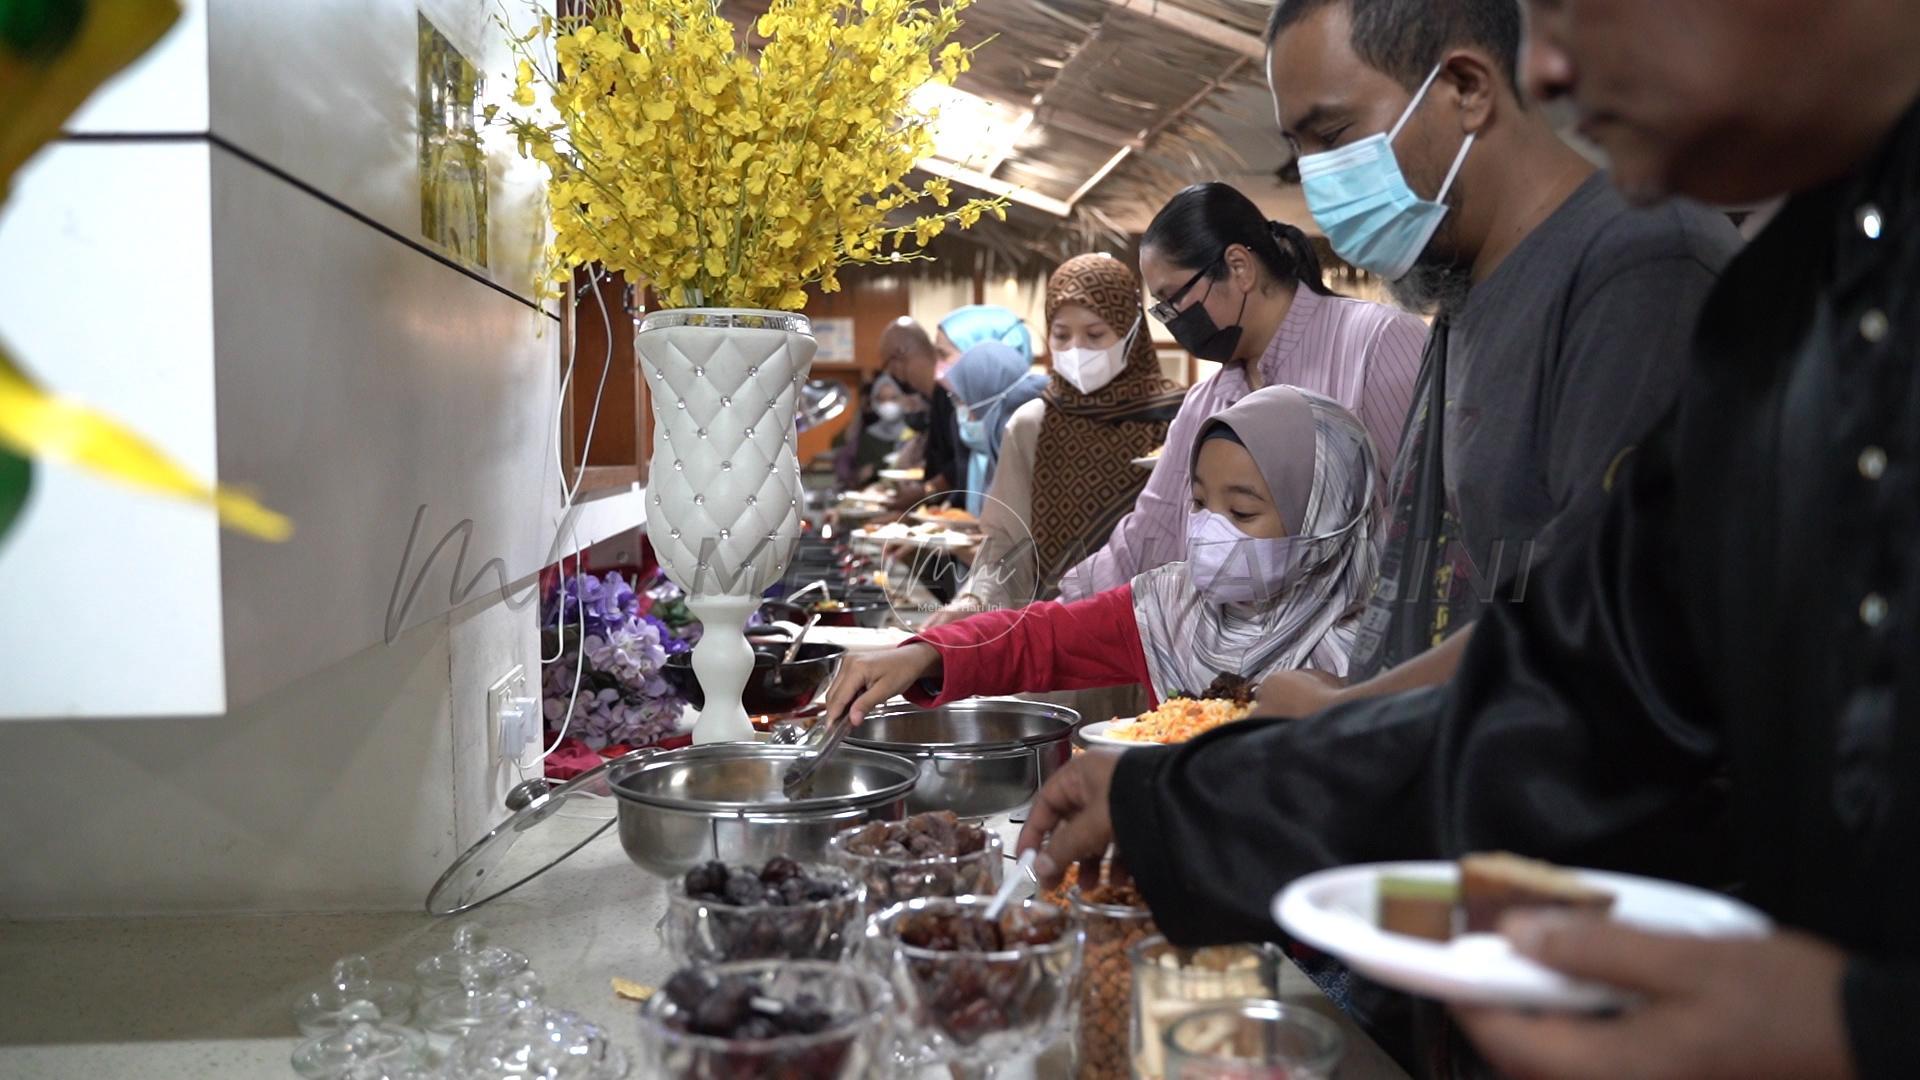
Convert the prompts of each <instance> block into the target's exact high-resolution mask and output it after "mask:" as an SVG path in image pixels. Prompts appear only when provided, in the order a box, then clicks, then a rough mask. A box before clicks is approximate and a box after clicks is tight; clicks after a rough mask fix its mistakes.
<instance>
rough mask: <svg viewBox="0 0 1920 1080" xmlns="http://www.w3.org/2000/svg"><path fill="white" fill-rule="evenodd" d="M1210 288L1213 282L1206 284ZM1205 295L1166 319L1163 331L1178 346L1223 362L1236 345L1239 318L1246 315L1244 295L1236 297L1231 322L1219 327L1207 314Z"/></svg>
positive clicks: (1238, 344) (1207, 358) (1238, 337)
mask: <svg viewBox="0 0 1920 1080" xmlns="http://www.w3.org/2000/svg"><path fill="white" fill-rule="evenodd" d="M1207 291H1208V292H1212V291H1213V286H1212V285H1208V286H1207ZM1206 302H1207V298H1206V297H1204V296H1202V297H1201V298H1200V299H1199V300H1198V301H1196V302H1195V303H1194V304H1193V305H1192V306H1191V307H1189V308H1187V309H1186V310H1185V311H1182V312H1181V313H1180V314H1178V315H1175V316H1174V317H1173V318H1172V319H1169V320H1168V321H1167V332H1168V333H1170V334H1172V335H1173V340H1175V341H1177V342H1179V343H1180V347H1181V348H1183V349H1185V350H1187V351H1188V352H1190V353H1192V354H1193V355H1195V356H1197V357H1199V358H1200V359H1202V360H1212V361H1214V362H1215V363H1219V364H1224V363H1226V362H1228V361H1229V360H1232V359H1233V353H1234V350H1235V349H1238V348H1239V347H1240V334H1241V329H1240V320H1241V319H1244V318H1246V315H1247V297H1244V296H1243V297H1241V298H1240V314H1238V315H1236V316H1234V322H1233V325H1232V326H1227V327H1220V326H1215V325H1214V324H1213V316H1211V315H1209V314H1207V308H1206Z"/></svg>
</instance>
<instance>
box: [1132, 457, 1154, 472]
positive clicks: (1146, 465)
mask: <svg viewBox="0 0 1920 1080" xmlns="http://www.w3.org/2000/svg"><path fill="white" fill-rule="evenodd" d="M1133 463H1134V465H1136V466H1138V467H1139V468H1142V469H1151V468H1153V467H1154V466H1155V465H1158V464H1160V456H1159V455H1158V454H1156V455H1154V456H1153V457H1137V458H1134V459H1133Z"/></svg>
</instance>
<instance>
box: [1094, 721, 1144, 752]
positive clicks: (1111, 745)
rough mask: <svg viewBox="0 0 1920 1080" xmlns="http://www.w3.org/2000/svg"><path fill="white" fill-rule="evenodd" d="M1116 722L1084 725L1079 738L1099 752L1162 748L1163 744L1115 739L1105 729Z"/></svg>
mask: <svg viewBox="0 0 1920 1080" xmlns="http://www.w3.org/2000/svg"><path fill="white" fill-rule="evenodd" d="M1119 722H1120V721H1118V720H1101V721H1099V722H1097V723H1092V724H1084V725H1082V726H1081V728H1080V737H1081V738H1082V739H1085V740H1086V742H1087V747H1088V748H1089V749H1099V750H1137V749H1139V748H1140V747H1142V746H1162V745H1165V744H1163V743H1151V742H1136V741H1134V740H1131V739H1116V738H1114V737H1113V736H1111V735H1109V734H1107V729H1108V728H1110V727H1112V726H1113V725H1115V724H1117V723H1119Z"/></svg>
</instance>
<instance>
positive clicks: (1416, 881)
mask: <svg viewBox="0 0 1920 1080" xmlns="http://www.w3.org/2000/svg"><path fill="white" fill-rule="evenodd" d="M1459 867H1460V874H1459V878H1458V880H1457V881H1450V880H1444V879H1435V878H1430V877H1422V876H1419V875H1415V874H1382V875H1380V880H1379V883H1378V884H1377V885H1376V886H1375V890H1374V891H1375V899H1376V902H1377V904H1378V908H1377V912H1376V918H1375V922H1376V924H1377V925H1378V926H1379V927H1380V929H1382V930H1390V931H1392V932H1394V933H1396V934H1407V935H1409V936H1412V937H1417V938H1425V939H1427V940H1429V941H1451V940H1453V939H1454V938H1455V937H1457V936H1458V935H1460V934H1463V933H1464V934H1491V933H1497V932H1498V931H1499V929H1500V920H1501V919H1503V918H1505V917H1506V915H1507V913H1508V912H1511V911H1525V910H1534V909H1539V908H1552V909H1556V910H1561V911H1586V912H1592V913H1594V914H1597V915H1604V914H1606V913H1608V912H1609V911H1611V910H1612V909H1613V899H1614V897H1613V894H1612V893H1610V892H1608V891H1607V890H1605V889H1602V888H1598V887H1596V886H1593V885H1589V884H1587V883H1586V882H1584V881H1582V880H1580V877H1579V875H1577V874H1575V873H1574V872H1573V871H1571V870H1566V869H1563V868H1561V867H1558V866H1555V865H1553V864H1552V863H1547V862H1541V861H1540V860H1538V859H1528V858H1523V857H1521V856H1519V855H1515V854H1512V853H1511V852H1505V851H1495V852H1483V853H1479V854H1474V855H1468V856H1466V857H1464V858H1462V859H1461V860H1460V863H1459Z"/></svg>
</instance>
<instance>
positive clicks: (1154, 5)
mask: <svg viewBox="0 0 1920 1080" xmlns="http://www.w3.org/2000/svg"><path fill="white" fill-rule="evenodd" d="M1107 4H1108V5H1109V6H1111V7H1115V8H1119V9H1121V10H1123V11H1131V12H1133V13H1134V14H1135V15H1140V16H1143V17H1145V18H1148V19H1152V20H1153V21H1155V22H1158V23H1161V24H1163V25H1165V26H1167V27H1169V28H1170V29H1174V30H1178V31H1180V32H1181V33H1183V34H1185V35H1187V36H1188V37H1191V38H1198V39H1199V40H1201V41H1204V42H1206V43H1207V44H1209V45H1217V46H1219V47H1220V48H1222V49H1227V50H1230V51H1232V52H1237V53H1239V54H1240V55H1242V56H1244V57H1246V58H1247V59H1249V60H1260V61H1264V60H1266V58H1267V47H1266V45H1265V44H1264V43H1263V42H1262V41H1261V40H1260V36H1259V35H1258V34H1249V33H1247V32H1246V31H1245V30H1239V29H1236V28H1234V27H1231V26H1228V25H1227V24H1226V23H1223V22H1220V21H1219V20H1217V19H1210V18H1208V17H1207V16H1205V15H1202V14H1200V13H1199V12H1197V11H1189V10H1187V9H1186V8H1183V7H1175V6H1174V5H1172V4H1170V3H1165V2H1163V0H1107Z"/></svg>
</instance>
